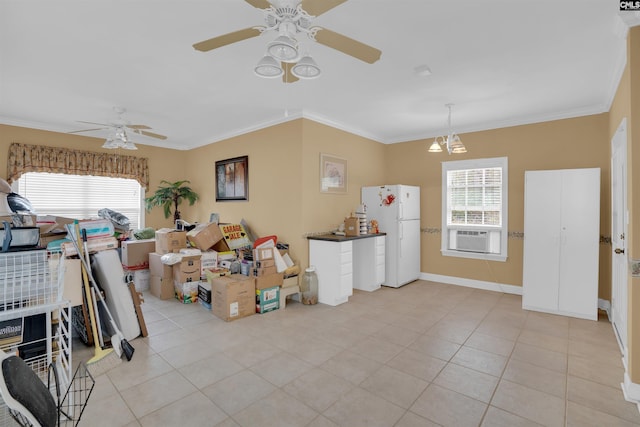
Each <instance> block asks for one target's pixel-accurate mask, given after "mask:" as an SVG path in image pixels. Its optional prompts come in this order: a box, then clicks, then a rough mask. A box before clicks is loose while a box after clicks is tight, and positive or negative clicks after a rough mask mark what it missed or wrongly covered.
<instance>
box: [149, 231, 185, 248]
mask: <svg viewBox="0 0 640 427" xmlns="http://www.w3.org/2000/svg"><path fill="white" fill-rule="evenodd" d="M186 247H187V232H186V231H178V230H174V229H171V228H161V229H160V230H156V253H158V254H160V255H164V254H168V253H171V252H174V253H177V252H180V249H182V248H186Z"/></svg>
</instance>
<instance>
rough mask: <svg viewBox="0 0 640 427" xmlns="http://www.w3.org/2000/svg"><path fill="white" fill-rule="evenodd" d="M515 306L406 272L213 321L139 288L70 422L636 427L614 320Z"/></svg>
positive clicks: (638, 418)
mask: <svg viewBox="0 0 640 427" xmlns="http://www.w3.org/2000/svg"><path fill="white" fill-rule="evenodd" d="M521 304H522V300H521V297H519V296H516V295H508V294H501V293H496V292H489V291H482V290H477V289H470V288H464V287H457V286H450V285H444V284H439V283H432V282H424V281H417V282H414V283H412V284H409V285H406V286H404V287H402V288H400V289H391V288H382V289H380V290H378V291H375V292H372V293H368V292H362V291H355V293H354V295H353V296H352V297H351V298H350V300H349V302H348V303H346V304H342V305H340V306H337V307H330V306H326V305H322V304H318V305H315V306H304V305H301V304H299V303H297V302H290V303H289V304H288V305H287V307H286V308H285V309H284V310H279V311H276V312H271V313H266V314H262V315H253V316H250V317H247V318H244V319H240V320H237V321H233V322H229V323H226V322H223V321H221V320H220V319H218V318H216V317H215V316H213V315H212V314H211V312H209V311H207V310H206V309H204V308H203V307H202V306H200V305H199V304H196V305H183V304H180V303H178V302H177V301H175V300H170V301H161V300H158V299H156V298H154V297H153V296H151V295H145V303H144V304H143V309H144V313H145V319H146V322H147V325H148V329H149V337H147V338H137V339H135V340H133V341H132V342H131V344H132V345H133V346H134V347H135V354H134V356H133V359H132V360H131V361H130V362H126V360H125V359H124V358H123V362H122V363H121V364H119V365H118V366H116V367H114V368H112V369H111V370H109V371H108V372H107V373H106V374H103V375H100V376H99V377H98V378H97V380H96V387H95V389H94V393H93V395H92V396H91V398H90V400H89V403H88V405H87V409H86V411H85V413H84V415H83V416H82V421H81V423H80V425H84V426H109V427H116V426H180V427H187V426H220V427H223V426H224V427H232V426H261V427H266V426H278V427H280V426H310V427H325V426H344V427H357V426H396V427H410V426H438V425H442V426H456V427H458V426H480V425H481V426H539V425H544V426H564V425H567V426H581V427H582V426H638V425H640V413H639V412H638V408H637V407H636V405H634V404H632V403H629V402H626V401H625V400H624V398H623V395H622V391H621V388H620V382H621V381H622V378H623V368H622V362H621V355H620V352H619V349H618V345H617V342H616V340H615V337H614V334H613V330H612V327H611V324H610V323H609V322H608V321H607V320H606V319H605V318H601V320H600V321H598V322H595V321H588V320H580V319H574V318H569V317H562V316H555V315H549V314H543V313H538V312H531V311H525V310H522V308H521ZM90 356H91V351H90V350H89V349H87V348H86V347H84V346H83V344H81V343H80V344H79V345H76V347H75V349H74V357H75V360H76V361H78V360H82V359H87V358H88V357H90Z"/></svg>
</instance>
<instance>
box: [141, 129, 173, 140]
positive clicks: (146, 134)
mask: <svg viewBox="0 0 640 427" xmlns="http://www.w3.org/2000/svg"><path fill="white" fill-rule="evenodd" d="M136 133H139V134H140V135H144V136H150V137H151V138H157V139H167V137H166V136H164V135H160V134H159V133H153V132H147V131H146V130H137V131H136Z"/></svg>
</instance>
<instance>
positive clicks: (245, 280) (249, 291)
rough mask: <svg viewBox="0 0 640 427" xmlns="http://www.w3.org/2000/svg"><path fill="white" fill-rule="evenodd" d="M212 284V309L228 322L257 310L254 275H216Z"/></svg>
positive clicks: (211, 281)
mask: <svg viewBox="0 0 640 427" xmlns="http://www.w3.org/2000/svg"><path fill="white" fill-rule="evenodd" d="M209 283H210V285H211V311H212V313H213V314H215V315H216V316H218V317H219V318H221V319H222V320H225V321H227V322H229V321H232V320H237V319H241V318H243V317H247V316H250V315H252V314H254V313H255V312H256V307H255V301H256V300H255V298H256V285H255V279H254V278H253V277H249V276H244V275H242V274H231V275H229V276H222V277H214V278H212V279H211V280H210V281H209Z"/></svg>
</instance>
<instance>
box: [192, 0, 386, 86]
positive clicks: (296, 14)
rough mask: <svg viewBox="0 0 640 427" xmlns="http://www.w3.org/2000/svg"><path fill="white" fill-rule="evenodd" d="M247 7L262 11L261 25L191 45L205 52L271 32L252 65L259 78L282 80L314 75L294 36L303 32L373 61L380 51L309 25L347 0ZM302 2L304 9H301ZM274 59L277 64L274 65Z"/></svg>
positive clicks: (288, 0) (253, 1) (290, 0)
mask: <svg viewBox="0 0 640 427" xmlns="http://www.w3.org/2000/svg"><path fill="white" fill-rule="evenodd" d="M245 1H246V2H247V3H249V4H250V5H251V6H253V7H255V8H257V9H262V10H263V11H264V20H265V25H264V26H255V27H249V28H245V29H242V30H238V31H233V32H231V33H227V34H224V35H221V36H218V37H214V38H211V39H208V40H204V41H201V42H199V43H196V44H194V45H193V47H194V48H195V49H196V50H199V51H201V52H208V51H210V50H213V49H217V48H220V47H223V46H226V45H229V44H232V43H236V42H240V41H243V40H246V39H249V38H252V37H256V36H259V35H260V34H262V33H265V32H270V31H274V32H277V33H278V34H279V36H278V37H277V38H276V39H275V40H273V41H271V42H270V43H269V44H268V45H267V54H266V55H265V57H264V58H263V59H262V60H261V61H260V62H259V63H258V65H257V66H256V69H255V71H256V74H258V75H260V76H261V77H278V76H280V75H282V80H283V82H285V83H293V82H295V81H297V80H298V79H299V78H313V77H317V75H318V74H319V73H320V69H319V68H318V67H317V65H316V64H315V61H313V59H312V58H311V57H310V56H308V55H307V56H303V57H301V56H300V54H299V52H298V49H297V40H296V36H297V35H298V34H306V35H307V36H308V37H309V39H311V40H313V41H316V42H318V43H320V44H323V45H325V46H328V47H330V48H332V49H335V50H338V51H340V52H342V53H345V54H347V55H350V56H352V57H354V58H357V59H359V60H361V61H364V62H366V63H368V64H373V63H374V62H376V61H377V60H378V59H380V55H382V52H381V51H380V50H379V49H376V48H374V47H371V46H368V45H366V44H364V43H362V42H359V41H357V40H354V39H352V38H349V37H347V36H345V35H342V34H340V33H336V32H335V31H331V30H328V29H326V28H322V27H318V26H312V22H313V19H314V18H315V17H316V16H318V15H321V14H323V13H325V12H327V11H329V10H331V9H333V8H335V7H336V6H339V5H341V4H342V3H345V2H346V1H347V0H270V1H267V0H245ZM303 5H304V9H303ZM278 60H279V61H280V64H278Z"/></svg>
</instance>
